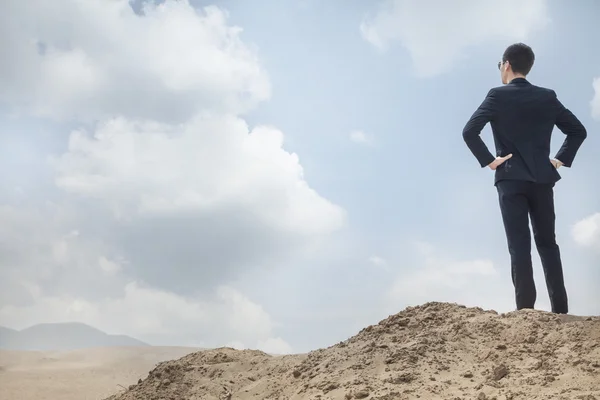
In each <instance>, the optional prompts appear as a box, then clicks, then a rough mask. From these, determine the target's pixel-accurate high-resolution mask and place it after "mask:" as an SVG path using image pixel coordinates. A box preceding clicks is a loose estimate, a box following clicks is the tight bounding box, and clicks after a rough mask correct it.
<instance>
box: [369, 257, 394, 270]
mask: <svg viewBox="0 0 600 400" xmlns="http://www.w3.org/2000/svg"><path fill="white" fill-rule="evenodd" d="M369 263H371V264H372V265H374V266H376V267H378V268H381V269H383V270H386V271H388V270H389V269H390V268H389V265H388V262H387V261H386V260H385V259H383V258H381V257H379V256H371V257H369Z"/></svg>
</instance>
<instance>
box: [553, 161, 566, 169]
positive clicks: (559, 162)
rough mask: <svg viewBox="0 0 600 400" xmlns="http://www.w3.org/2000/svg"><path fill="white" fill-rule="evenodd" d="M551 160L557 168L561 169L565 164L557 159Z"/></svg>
mask: <svg viewBox="0 0 600 400" xmlns="http://www.w3.org/2000/svg"><path fill="white" fill-rule="evenodd" d="M550 162H551V163H552V165H554V168H556V169H559V168H560V167H562V166H563V163H562V162H561V161H560V160H557V159H554V160H550Z"/></svg>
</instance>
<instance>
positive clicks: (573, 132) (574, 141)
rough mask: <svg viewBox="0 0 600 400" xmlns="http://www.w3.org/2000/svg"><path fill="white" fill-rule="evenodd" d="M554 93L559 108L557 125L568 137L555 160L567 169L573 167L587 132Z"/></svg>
mask: <svg viewBox="0 0 600 400" xmlns="http://www.w3.org/2000/svg"><path fill="white" fill-rule="evenodd" d="M552 93H553V94H554V98H555V102H556V107H557V112H556V121H555V125H556V127H557V128H558V129H560V130H561V132H562V133H564V134H565V135H567V137H566V138H565V141H564V142H563V144H562V146H561V148H560V150H558V153H556V156H555V157H554V158H555V159H556V160H558V161H560V162H561V163H562V165H564V166H565V167H571V165H572V164H573V160H574V159H575V155H576V154H577V151H578V150H579V147H580V146H581V144H582V143H583V141H584V140H585V138H586V137H587V131H586V130H585V127H584V126H583V124H582V123H581V122H580V121H579V119H577V117H576V116H575V115H573V113H572V112H571V111H570V110H569V109H567V108H565V106H563V105H562V103H561V102H560V101H559V100H558V98H557V97H556V92H554V91H553V92H552Z"/></svg>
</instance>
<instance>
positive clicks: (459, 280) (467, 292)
mask: <svg viewBox="0 0 600 400" xmlns="http://www.w3.org/2000/svg"><path fill="white" fill-rule="evenodd" d="M415 248H416V250H417V252H418V254H420V258H421V262H420V265H419V266H418V267H417V268H414V269H412V270H408V271H406V272H402V273H401V274H399V275H398V277H397V278H396V280H395V282H394V283H393V285H392V287H391V288H390V291H389V293H388V297H389V299H390V302H391V304H393V306H394V307H395V308H397V307H398V305H399V304H405V305H408V304H412V305H415V304H422V303H424V302H427V301H448V302H455V303H459V304H466V305H468V304H475V305H479V306H481V305H482V304H491V303H490V299H486V300H485V301H479V302H478V301H477V299H478V296H479V295H480V294H481V293H479V292H480V291H479V290H478V285H476V283H478V284H480V283H482V282H487V283H488V284H489V283H491V282H492V281H494V280H496V278H495V276H496V275H497V271H496V269H495V267H494V263H493V262H492V261H491V260H487V259H474V260H456V259H453V258H449V257H445V256H440V255H439V254H438V251H437V250H436V249H435V248H434V246H432V245H431V244H429V243H425V242H417V243H415ZM479 288H481V286H479Z"/></svg>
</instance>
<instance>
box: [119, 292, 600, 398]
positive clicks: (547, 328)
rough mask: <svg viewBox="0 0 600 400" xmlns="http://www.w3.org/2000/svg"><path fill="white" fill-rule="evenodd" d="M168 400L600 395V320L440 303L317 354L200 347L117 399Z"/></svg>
mask: <svg viewBox="0 0 600 400" xmlns="http://www.w3.org/2000/svg"><path fill="white" fill-rule="evenodd" d="M166 399H169V400H180V399H185V400H194V399H198V400H199V399H203V400H213V399H214V400H222V399H227V400H235V399H239V400H249V399H288V400H300V399H320V400H325V399H344V400H350V399H374V400H392V399H448V400H459V399H478V400H486V399H487V400H491V399H496V400H515V399H528V400H537V399H539V400H541V399H581V400H595V399H597V400H600V318H598V317H588V318H577V317H569V316H558V315H555V314H551V313H546V312H542V311H534V310H523V311H518V312H511V313H507V314H500V315H499V314H498V313H496V312H494V311H484V310H482V309H481V308H467V307H464V306H460V305H455V304H447V303H436V302H432V303H427V304H424V305H422V306H419V307H409V308H407V309H405V310H404V311H402V312H401V313H399V314H397V315H394V316H390V317H389V318H387V319H385V320H383V321H381V322H380V323H379V324H377V325H372V326H369V327H367V328H365V329H363V330H362V331H360V332H359V333H358V334H357V335H356V336H354V337H351V338H350V339H348V340H346V341H343V342H341V343H338V344H336V345H334V346H331V347H329V348H325V349H319V350H316V351H313V352H310V353H308V354H301V355H289V356H270V355H268V354H265V353H263V352H260V351H249V350H245V351H237V350H234V349H230V348H220V349H214V350H207V351H202V352H196V353H192V354H189V355H187V356H185V357H183V358H181V359H179V360H174V361H168V362H164V363H161V364H160V365H158V366H157V368H155V369H154V370H152V371H151V372H150V373H149V375H148V377H147V378H146V379H144V380H140V381H139V382H138V383H137V384H133V385H131V386H130V387H129V388H128V389H127V390H124V391H122V392H121V393H118V394H116V395H114V396H112V397H110V398H109V399H108V400H166Z"/></svg>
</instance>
